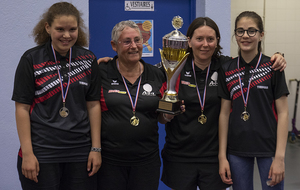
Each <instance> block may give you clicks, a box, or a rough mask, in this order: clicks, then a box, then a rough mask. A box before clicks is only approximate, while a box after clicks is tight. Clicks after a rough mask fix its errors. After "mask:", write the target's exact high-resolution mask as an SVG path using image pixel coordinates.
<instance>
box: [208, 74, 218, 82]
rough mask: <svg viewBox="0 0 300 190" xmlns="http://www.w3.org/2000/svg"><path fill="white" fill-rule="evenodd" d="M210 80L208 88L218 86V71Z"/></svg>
mask: <svg viewBox="0 0 300 190" xmlns="http://www.w3.org/2000/svg"><path fill="white" fill-rule="evenodd" d="M210 79H211V81H210V83H209V85H208V86H218V73H217V72H216V71H215V72H214V73H213V74H212V75H211V77H210Z"/></svg>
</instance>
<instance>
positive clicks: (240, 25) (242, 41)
mask: <svg viewBox="0 0 300 190" xmlns="http://www.w3.org/2000/svg"><path fill="white" fill-rule="evenodd" d="M236 29H244V30H249V29H256V30H259V28H258V26H257V24H256V22H255V21H254V19H253V18H250V17H242V18H241V19H240V20H239V21H238V22H237V25H236ZM263 36H264V32H259V31H257V33H256V35H255V36H252V37H250V36H249V35H248V33H247V32H245V33H244V35H243V36H242V37H239V36H237V35H235V39H236V42H237V44H238V46H239V48H240V50H241V53H242V54H244V53H249V54H253V55H256V54H257V53H258V46H259V42H260V41H261V39H262V37H263Z"/></svg>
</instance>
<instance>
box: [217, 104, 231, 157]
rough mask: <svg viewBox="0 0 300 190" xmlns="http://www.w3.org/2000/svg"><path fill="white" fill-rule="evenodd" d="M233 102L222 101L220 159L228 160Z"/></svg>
mask: <svg viewBox="0 0 300 190" xmlns="http://www.w3.org/2000/svg"><path fill="white" fill-rule="evenodd" d="M230 108H231V101H230V100H225V99H222V103H221V111H220V116H219V159H223V158H226V151H227V139H228V124H229V116H230Z"/></svg>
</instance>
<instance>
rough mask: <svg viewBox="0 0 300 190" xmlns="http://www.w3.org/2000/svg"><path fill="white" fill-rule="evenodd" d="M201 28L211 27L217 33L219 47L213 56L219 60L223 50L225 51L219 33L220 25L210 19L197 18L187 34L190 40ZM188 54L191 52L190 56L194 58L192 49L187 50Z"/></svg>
mask: <svg viewBox="0 0 300 190" xmlns="http://www.w3.org/2000/svg"><path fill="white" fill-rule="evenodd" d="M201 26H209V27H211V28H212V29H213V30H214V31H215V33H216V38H217V47H216V49H215V52H214V54H213V55H212V57H214V58H219V57H220V55H221V53H222V52H221V49H223V48H222V47H221V46H220V40H221V35H220V31H219V27H218V25H217V24H216V23H215V22H214V21H213V20H212V19H210V18H208V17H198V18H196V19H195V20H194V21H193V22H192V23H191V24H190V26H189V28H188V30H187V34H186V36H187V37H189V38H190V39H191V38H192V37H193V35H194V31H195V30H196V29H197V28H199V27H201ZM187 52H190V55H189V56H191V57H194V55H193V50H192V48H190V47H188V48H187Z"/></svg>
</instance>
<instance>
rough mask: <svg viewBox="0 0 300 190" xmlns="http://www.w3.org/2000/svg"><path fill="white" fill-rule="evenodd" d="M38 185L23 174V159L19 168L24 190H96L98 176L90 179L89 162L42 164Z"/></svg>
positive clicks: (19, 159)
mask: <svg viewBox="0 0 300 190" xmlns="http://www.w3.org/2000/svg"><path fill="white" fill-rule="evenodd" d="M39 166H40V172H39V175H38V183H36V182H34V181H32V180H30V179H28V178H26V177H25V176H24V175H23V174H22V158H21V157H20V156H18V163H17V168H18V172H19V179H20V182H21V186H22V189H23V190H95V189H96V186H97V182H96V175H94V176H92V177H89V176H88V172H87V162H67V163H40V164H39Z"/></svg>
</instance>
